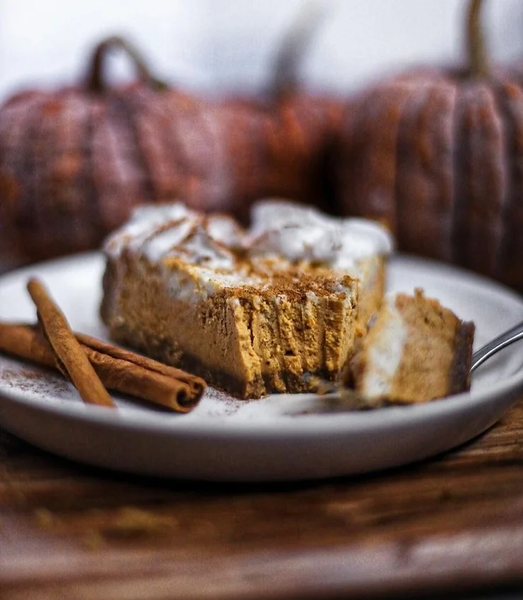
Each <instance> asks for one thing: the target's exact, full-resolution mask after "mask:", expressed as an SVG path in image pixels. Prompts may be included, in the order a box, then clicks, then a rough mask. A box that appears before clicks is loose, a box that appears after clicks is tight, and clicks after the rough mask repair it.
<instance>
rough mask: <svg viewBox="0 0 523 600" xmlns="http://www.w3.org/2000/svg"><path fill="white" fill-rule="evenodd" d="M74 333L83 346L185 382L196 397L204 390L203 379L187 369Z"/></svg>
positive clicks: (83, 334)
mask: <svg viewBox="0 0 523 600" xmlns="http://www.w3.org/2000/svg"><path fill="white" fill-rule="evenodd" d="M75 335H76V338H77V339H78V341H79V342H80V343H81V344H82V345H83V346H86V347H88V348H91V349H92V350H96V351H98V352H101V353H103V354H106V355H107V356H111V357H113V358H115V359H121V360H126V361H128V362H130V363H133V364H135V365H137V366H139V367H142V368H144V369H147V370H148V371H153V372H155V373H159V374H161V375H165V376H166V377H170V378H172V379H176V380H178V381H181V382H183V383H185V384H187V385H188V386H189V387H190V389H191V394H192V395H194V396H196V397H198V398H200V397H201V395H202V394H203V392H204V391H205V388H206V383H205V381H204V380H203V379H201V378H200V377H197V376H196V375H191V374H190V373H187V371H183V370H182V369H177V368H176V367H172V366H171V365H166V364H164V363H161V362H158V361H157V360H154V359H152V358H149V357H148V356H143V355H141V354H136V352H131V351H130V350H127V349H126V348H122V347H121V346H115V345H114V344H111V343H109V342H105V341H104V340H100V339H98V338H95V337H93V336H90V335H87V334H85V333H76V334H75Z"/></svg>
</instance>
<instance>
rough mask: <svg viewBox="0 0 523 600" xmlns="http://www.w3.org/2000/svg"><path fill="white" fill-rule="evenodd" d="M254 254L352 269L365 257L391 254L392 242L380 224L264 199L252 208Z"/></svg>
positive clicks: (252, 249) (251, 244)
mask: <svg viewBox="0 0 523 600" xmlns="http://www.w3.org/2000/svg"><path fill="white" fill-rule="evenodd" d="M249 238H250V242H249V244H250V251H251V254H253V255H276V256H280V257H284V258H286V259H287V260H290V261H293V262H294V261H308V262H313V263H322V264H325V265H327V266H329V267H331V268H334V269H351V268H353V267H354V266H355V265H356V264H357V262H358V261H359V260H361V259H363V258H367V257H370V256H375V255H388V254H390V253H391V252H392V249H393V241H392V236H391V235H390V233H389V232H388V231H387V230H386V229H385V228H384V227H382V226H381V225H379V224H378V223H375V222H373V221H369V220H366V219H358V218H345V219H342V218H336V217H331V216H329V215H326V214H323V213H320V212H319V211H318V210H316V209H314V208H312V207H307V206H302V205H299V204H295V203H292V202H286V201H281V200H265V201H263V202H260V203H258V204H256V205H255V206H254V207H253V210H252V226H251V230H250V232H249Z"/></svg>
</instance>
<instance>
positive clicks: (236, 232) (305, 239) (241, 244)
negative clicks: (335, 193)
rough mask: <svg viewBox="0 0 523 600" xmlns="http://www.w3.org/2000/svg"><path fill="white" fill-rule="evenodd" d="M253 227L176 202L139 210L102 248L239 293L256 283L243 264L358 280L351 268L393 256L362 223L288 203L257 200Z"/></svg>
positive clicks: (384, 240)
mask: <svg viewBox="0 0 523 600" xmlns="http://www.w3.org/2000/svg"><path fill="white" fill-rule="evenodd" d="M251 217H252V224H251V227H250V228H249V229H248V230H245V229H243V228H242V227H241V226H240V225H239V224H238V223H237V222H236V221H234V219H232V218H231V217H228V216H226V215H221V214H214V215H205V214H203V213H200V212H197V211H194V210H191V209H189V208H188V207H186V206H185V205H184V204H182V203H180V202H177V203H173V204H163V205H162V204H160V205H151V206H145V207H141V208H139V209H137V210H135V212H134V213H133V216H132V218H131V219H130V220H129V221H128V223H127V224H125V225H124V226H123V227H121V228H120V229H119V230H117V231H116V232H115V233H113V234H112V235H111V236H110V237H109V238H108V240H107V242H106V244H105V251H106V253H107V255H108V256H109V257H111V258H118V256H119V255H120V254H121V253H122V252H123V251H124V250H128V251H129V252H130V253H131V254H133V255H136V256H142V257H145V258H147V259H148V260H149V261H150V262H153V263H161V262H162V261H164V260H166V259H169V258H180V259H183V260H185V261H187V262H188V263H189V264H190V265H191V267H192V268H193V269H196V270H198V276H199V278H200V281H202V282H205V283H206V284H209V285H210V286H211V287H212V285H214V284H215V283H221V284H222V285H225V286H228V285H238V284H239V283H241V282H243V283H254V282H255V280H257V279H258V278H257V277H256V276H255V275H253V274H252V273H249V274H248V273H247V270H246V266H245V260H244V259H245V257H248V258H250V259H251V261H253V262H258V261H259V260H261V261H262V262H263V260H264V259H265V258H270V259H277V260H279V261H283V264H288V262H292V263H296V262H303V261H307V262H313V263H321V264H324V265H326V266H327V267H329V268H332V269H335V270H339V271H344V272H347V273H351V274H356V275H357V265H358V261H359V260H361V259H364V258H366V257H371V256H375V255H379V254H381V255H386V254H389V253H390V252H391V251H392V248H393V243H392V237H391V235H390V234H389V233H388V232H387V231H386V230H385V229H384V228H383V227H381V226H380V225H379V224H377V223H374V222H372V221H367V220H364V219H355V218H348V219H340V218H336V217H331V216H328V215H325V214H322V213H320V212H319V211H318V210H316V209H314V208H311V207H306V206H302V205H299V204H296V203H292V202H286V201H280V200H264V201H260V202H258V203H257V204H255V205H254V207H253V209H252V213H251Z"/></svg>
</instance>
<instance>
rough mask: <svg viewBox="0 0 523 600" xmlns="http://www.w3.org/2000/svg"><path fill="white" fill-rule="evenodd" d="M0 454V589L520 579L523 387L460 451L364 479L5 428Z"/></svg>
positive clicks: (329, 590) (152, 596)
mask: <svg viewBox="0 0 523 600" xmlns="http://www.w3.org/2000/svg"><path fill="white" fill-rule="evenodd" d="M93 443H96V440H93ZM0 457H1V461H0V464H1V467H0V598H1V599H2V600H28V599H30V600H33V599H36V600H40V599H41V600H44V599H45V600H48V599H50V598H53V599H54V598H60V599H62V598H67V599H69V598H71V599H77V598H81V599H82V600H91V599H92V600H94V599H96V600H99V599H103V600H113V599H126V600H137V599H140V600H141V599H148V600H156V599H166V598H178V599H185V598H191V599H192V598H203V599H205V598H220V599H222V598H223V599H225V598H226V599H236V598H284V599H285V598H293V599H296V598H330V597H336V598H353V597H380V596H383V597H384V596H387V597H390V596H391V595H394V594H395V595H397V596H398V597H402V598H404V597H405V596H406V595H407V594H427V593H429V592H430V593H431V594H434V595H436V594H439V595H440V596H441V597H448V595H449V594H450V593H452V594H456V593H458V592H460V591H468V592H473V591H474V590H478V589H482V590H483V592H485V590H492V589H499V588H507V587H516V586H520V585H521V588H522V589H523V399H522V400H521V401H520V402H519V403H518V404H516V405H515V406H514V407H513V408H512V409H511V410H510V411H509V412H508V413H507V414H506V416H505V418H504V419H503V420H502V421H501V422H500V423H498V424H497V425H496V426H495V427H493V428H492V429H491V430H490V431H488V432H487V433H486V434H484V435H483V436H481V437H480V438H478V439H476V440H474V441H473V442H471V443H469V444H467V445H466V446H464V447H462V448H460V449H458V450H456V451H453V452H450V453H448V454H446V455H444V456H441V457H438V458H436V459H433V460H430V461H427V462H424V463H421V464H416V465H413V466H409V467H407V468H402V469H397V470H393V471H388V472H385V473H379V474H373V475H369V476H365V477H351V478H340V479H333V480H328V481H319V482H307V483H292V484H291V483H289V484H271V485H239V484H235V485H227V486H221V485H216V484H210V483H197V482H196V483H195V482H187V481H159V480H153V479H144V478H133V477H129V476H123V475H119V474H114V473H111V472H107V471H102V470H98V469H94V468H88V467H84V466H80V465H77V464H74V463H71V462H68V461H66V460H63V459H60V458H57V457H54V456H51V455H49V454H46V453H45V452H42V451H40V450H38V449H36V448H34V447H31V446H29V445H27V444H26V443H24V442H22V441H20V440H18V439H16V438H14V437H12V436H11V435H9V434H7V433H6V432H2V431H1V430H0Z"/></svg>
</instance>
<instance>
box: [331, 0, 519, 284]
mask: <svg viewBox="0 0 523 600" xmlns="http://www.w3.org/2000/svg"><path fill="white" fill-rule="evenodd" d="M482 6H483V3H482V1H481V0H472V1H471V2H470V3H469V5H468V9H467V39H468V54H469V65H468V68H466V69H461V70H460V69H445V68H443V69H435V68H434V69H428V68H425V69H419V70H414V71H410V72H406V73H401V74H400V75H398V76H394V77H391V78H390V79H387V80H384V81H381V82H378V83H377V85H375V86H373V87H371V88H369V89H367V90H365V91H364V92H362V93H360V94H359V95H358V97H357V98H355V99H354V101H353V103H352V109H351V111H350V112H349V113H348V115H347V118H346V119H345V120H344V123H343V126H342V131H341V133H340V139H339V147H338V155H337V158H336V163H337V164H336V172H337V189H338V192H339V195H338V200H337V201H338V202H339V205H340V210H341V211H342V212H344V213H348V214H353V215H360V216H365V217H372V218H376V219H378V220H380V221H382V222H384V223H386V224H387V225H388V226H389V227H390V228H391V229H392V231H393V232H394V234H395V235H396V238H397V240H398V245H399V249H400V250H402V251H404V252H408V253H414V254H419V255H423V256H427V257H431V258H435V259H439V260H443V261H448V262H453V263H456V264H459V265H462V266H464V267H466V268H469V269H472V270H474V271H477V272H480V273H482V274H485V275H488V276H491V277H494V278H497V279H499V280H501V281H503V282H505V283H506V284H508V285H510V286H513V287H515V288H518V289H520V290H523V235H522V233H521V232H522V231H523V86H522V83H521V77H520V75H519V74H518V73H517V72H516V71H515V70H514V71H513V72H511V71H510V70H501V69H499V68H497V69H496V68H493V67H492V66H491V65H490V64H489V61H488V59H487V56H486V52H485V44H484V40H483V32H482V26H481V25H482V23H481V16H482Z"/></svg>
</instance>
